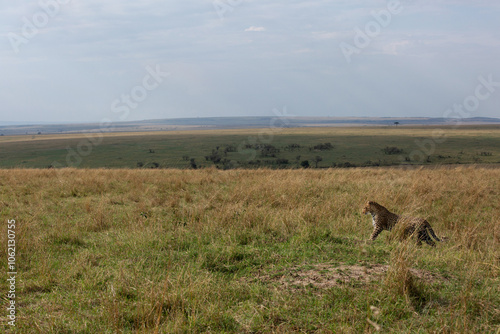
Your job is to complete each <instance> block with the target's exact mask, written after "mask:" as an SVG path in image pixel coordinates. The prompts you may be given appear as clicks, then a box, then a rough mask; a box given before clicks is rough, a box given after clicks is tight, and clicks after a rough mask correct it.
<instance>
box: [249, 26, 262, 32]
mask: <svg viewBox="0 0 500 334" xmlns="http://www.w3.org/2000/svg"><path fill="white" fill-rule="evenodd" d="M248 31H257V32H260V31H266V28H264V27H255V26H251V27H249V28H246V29H245V32H248Z"/></svg>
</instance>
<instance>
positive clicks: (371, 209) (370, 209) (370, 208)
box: [362, 201, 377, 215]
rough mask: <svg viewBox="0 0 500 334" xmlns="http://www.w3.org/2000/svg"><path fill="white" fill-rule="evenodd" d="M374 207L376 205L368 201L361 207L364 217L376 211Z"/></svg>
mask: <svg viewBox="0 0 500 334" xmlns="http://www.w3.org/2000/svg"><path fill="white" fill-rule="evenodd" d="M376 205H377V203H375V202H372V201H368V202H366V204H365V206H364V207H363V211H362V212H363V214H364V215H367V214H369V213H373V212H375V211H376Z"/></svg>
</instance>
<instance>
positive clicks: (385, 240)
mask: <svg viewBox="0 0 500 334" xmlns="http://www.w3.org/2000/svg"><path fill="white" fill-rule="evenodd" d="M499 176H500V175H499V170H498V169H481V168H478V169H476V168H456V169H436V170H427V169H422V170H407V171H405V170H401V169H386V170H382V169H349V170H340V169H337V170H333V169H331V170H274V171H273V170H253V171H249V170H232V171H218V170H215V169H204V170H200V171H188V170H169V169H167V170H76V169H69V170H66V169H63V170H17V169H16V170H2V171H0V196H1V199H0V201H1V202H0V205H1V206H0V208H1V211H0V215H1V216H2V220H3V221H6V220H7V219H16V222H17V223H16V226H17V230H16V233H17V234H16V235H17V237H16V238H17V239H16V243H17V263H18V268H17V271H18V282H17V286H16V288H17V295H18V297H17V302H18V305H17V306H18V308H17V312H18V313H17V326H16V330H13V329H12V328H11V327H9V326H8V325H7V324H6V322H5V321H4V320H5V316H4V313H2V314H0V317H1V319H2V323H1V324H0V326H1V327H0V328H1V330H3V331H5V332H8V333H9V332H13V333H134V332H139V333H206V332H212V333H219V332H222V333H224V332H225V333H270V332H278V333H279V332H281V333H294V332H297V333H298V332H302V333H303V332H306V333H316V332H318V333H360V332H375V329H376V326H380V327H381V329H382V332H386V333H429V332H445V333H480V332H481V333H497V332H498V329H499V326H500V313H499V309H498V305H500V293H499V292H500V291H499V286H500V285H499V276H498V274H499V263H498V258H499V256H500V254H499V249H500V247H499V244H500V230H499V229H498V219H497V212H498V210H499V209H500V207H499V204H498V203H500V201H499V199H500V192H499V191H498V189H500V187H499V186H500V184H499V180H500V177H499ZM367 199H373V200H377V201H379V202H380V203H383V204H385V205H386V206H387V207H388V208H390V209H391V210H393V211H395V212H398V213H406V214H412V215H419V216H424V217H426V218H427V219H428V220H429V222H430V223H431V224H432V226H433V228H434V230H435V231H436V233H437V234H438V235H439V236H447V237H448V241H447V242H443V243H438V245H437V247H436V248H431V247H429V246H427V245H424V246H422V247H420V248H418V247H416V246H415V243H414V242H413V241H412V240H409V241H408V242H404V243H399V242H396V241H393V240H391V238H390V234H389V233H387V232H384V233H383V234H382V235H381V236H380V237H379V238H378V239H377V240H376V241H375V242H373V243H367V242H366V241H365V240H366V239H367V238H368V237H369V235H370V233H371V229H372V227H371V218H370V217H366V216H362V215H361V212H360V211H361V208H362V206H363V203H364V202H365V201H366V200H367ZM2 231H3V232H2V234H1V235H0V244H2V245H6V244H7V238H6V226H5V224H4V227H3V229H2ZM0 255H1V256H0V260H1V261H2V262H3V263H6V257H7V256H6V247H4V246H2V247H1V248H0ZM359 268H361V273H363V272H364V271H365V273H364V274H361V275H364V276H362V278H363V279H357V278H356V275H355V271H356V270H359ZM365 279H366V280H365ZM6 289H7V283H6V280H4V279H2V280H1V283H0V290H1V291H6ZM2 293H3V292H2ZM2 309H4V307H2ZM2 312H4V311H2ZM367 319H368V320H367Z"/></svg>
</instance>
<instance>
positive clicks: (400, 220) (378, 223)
mask: <svg viewBox="0 0 500 334" xmlns="http://www.w3.org/2000/svg"><path fill="white" fill-rule="evenodd" d="M368 213H369V214H371V215H372V223H373V233H372V235H371V237H370V239H371V240H375V239H376V238H377V236H378V235H379V234H380V233H381V232H382V231H383V230H387V231H391V230H392V229H393V227H394V226H395V225H396V224H404V225H403V226H404V236H405V237H408V236H410V235H412V234H413V233H416V235H417V237H418V245H421V244H422V241H425V242H426V243H428V244H429V245H431V246H436V244H435V242H434V241H433V240H432V238H431V237H430V235H432V236H433V237H434V239H436V240H437V241H441V240H440V239H439V238H438V237H437V236H436V234H435V233H434V230H433V229H432V227H431V225H430V224H429V223H428V222H427V220H425V219H423V218H414V217H402V216H399V215H397V214H395V213H392V212H390V211H389V210H387V209H386V208H385V207H383V206H382V205H380V204H378V203H376V202H372V201H368V202H367V203H366V204H365V206H364V208H363V214H365V215H366V214H368ZM429 233H430V235H429Z"/></svg>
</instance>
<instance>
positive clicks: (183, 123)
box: [0, 117, 500, 135]
mask: <svg viewBox="0 0 500 334" xmlns="http://www.w3.org/2000/svg"><path fill="white" fill-rule="evenodd" d="M454 124H460V125H476V124H500V119H498V118H489V117H474V118H464V119H454V118H431V117H198V118H172V119H156V120H144V121H134V122H117V123H113V124H112V126H107V127H106V128H105V129H103V128H101V125H100V124H99V123H88V124H32V125H28V124H25V125H9V124H5V125H0V135H22V134H28V135H36V134H57V133H84V132H101V131H114V132H136V131H178V130H196V129H200V130H201V129H244V128H273V127H281V128H283V127H290V128H292V127H313V126H408V125H413V126H415V125H454Z"/></svg>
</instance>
